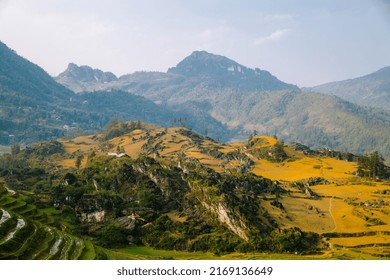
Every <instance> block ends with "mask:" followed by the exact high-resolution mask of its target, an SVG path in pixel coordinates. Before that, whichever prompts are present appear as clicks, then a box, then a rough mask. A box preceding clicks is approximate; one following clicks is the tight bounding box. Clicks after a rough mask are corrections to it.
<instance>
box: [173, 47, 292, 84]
mask: <svg viewBox="0 0 390 280" xmlns="http://www.w3.org/2000/svg"><path fill="white" fill-rule="evenodd" d="M168 73H173V74H179V75H183V76H186V77H190V78H202V80H204V81H207V82H208V83H209V84H212V85H214V86H218V87H231V88H239V89H244V90H246V91H264V90H283V89H298V88H297V87H296V86H294V85H290V84H286V83H284V82H282V81H280V80H278V79H277V78H276V77H275V76H273V75H272V74H271V73H269V72H268V71H264V70H260V69H258V68H256V69H251V68H248V67H246V66H244V65H241V64H239V63H237V62H236V61H234V60H231V59H229V58H227V57H225V56H222V55H216V54H212V53H209V52H207V51H194V52H192V54H191V55H189V56H187V57H186V58H184V59H183V60H182V61H181V62H179V63H178V64H177V66H176V67H173V68H170V69H168Z"/></svg>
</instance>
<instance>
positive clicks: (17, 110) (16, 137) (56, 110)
mask: <svg viewBox="0 0 390 280" xmlns="http://www.w3.org/2000/svg"><path fill="white" fill-rule="evenodd" d="M0 59H1V64H0V98H1V100H2V101H1V107H0V131H1V132H0V143H2V144H9V143H17V142H20V141H25V140H27V139H29V140H31V141H37V140H40V139H48V138H49V137H52V136H55V137H57V136H58V135H59V134H60V133H61V131H62V130H63V129H62V126H63V125H65V124H69V125H70V124H72V123H73V122H81V123H88V118H87V117H86V116H85V115H84V114H82V113H81V112H80V111H79V110H77V108H74V106H75V104H73V98H74V97H75V94H74V93H73V92H71V91H70V90H68V89H67V88H65V87H64V86H62V85H60V84H58V83H56V82H55V81H54V80H53V78H52V77H50V76H49V75H48V74H47V73H46V72H45V71H44V70H43V69H42V68H40V67H39V66H37V65H35V64H33V63H31V62H29V61H28V60H26V59H24V58H22V57H20V56H19V55H18V54H17V53H16V52H15V51H13V50H11V49H9V48H8V47H7V46H6V45H5V44H3V43H1V42H0Z"/></svg>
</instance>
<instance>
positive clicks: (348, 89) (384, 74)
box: [309, 66, 390, 110]
mask: <svg viewBox="0 0 390 280" xmlns="http://www.w3.org/2000/svg"><path fill="white" fill-rule="evenodd" d="M309 90H310V91H316V92H321V93H325V94H330V95H335V96H339V97H341V98H343V99H345V100H348V101H350V102H353V103H356V104H359V105H363V106H371V107H377V108H382V109H386V110H388V109H389V108H390V66H389V67H385V68H382V69H380V70H378V71H376V72H375V73H372V74H369V75H366V76H363V77H359V78H355V79H349V80H345V81H339V82H332V83H326V84H323V85H319V86H315V87H312V88H310V89H309Z"/></svg>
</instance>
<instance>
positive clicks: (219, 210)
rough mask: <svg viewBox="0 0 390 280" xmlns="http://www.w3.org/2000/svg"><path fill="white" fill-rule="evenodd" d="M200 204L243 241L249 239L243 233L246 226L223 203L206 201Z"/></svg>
mask: <svg viewBox="0 0 390 280" xmlns="http://www.w3.org/2000/svg"><path fill="white" fill-rule="evenodd" d="M202 205H203V206H204V207H205V208H206V209H207V210H209V211H211V212H212V213H214V214H216V215H217V217H218V220H219V221H220V222H221V223H223V224H225V225H226V226H227V227H228V228H229V229H230V230H231V231H232V232H234V233H235V234H236V235H238V236H239V237H240V238H242V239H244V240H245V241H248V240H249V238H248V235H247V234H246V233H245V229H246V228H247V226H246V225H245V223H244V222H243V221H242V220H240V219H239V218H238V217H235V216H236V215H235V214H234V213H233V212H232V211H231V210H229V209H228V208H227V207H226V206H225V205H223V204H222V203H218V204H216V205H209V204H207V203H206V202H202Z"/></svg>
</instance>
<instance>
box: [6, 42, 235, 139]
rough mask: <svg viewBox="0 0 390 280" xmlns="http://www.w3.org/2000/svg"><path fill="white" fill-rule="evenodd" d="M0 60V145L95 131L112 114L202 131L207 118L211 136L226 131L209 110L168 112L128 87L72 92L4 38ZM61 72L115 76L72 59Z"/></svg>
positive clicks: (98, 78) (90, 77)
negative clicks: (75, 62) (23, 56)
mask: <svg viewBox="0 0 390 280" xmlns="http://www.w3.org/2000/svg"><path fill="white" fill-rule="evenodd" d="M0 60H1V64H0V99H1V104H0V144H2V145H11V144H16V143H25V144H31V143H33V142H36V141H41V140H48V139H52V138H58V137H61V136H64V135H68V136H69V135H73V134H75V133H76V134H77V133H92V132H97V131H98V130H100V129H101V128H102V127H104V126H105V125H106V124H107V123H108V122H109V121H110V120H111V119H112V118H113V117H116V118H118V119H120V120H142V121H147V122H152V123H155V124H158V125H162V126H169V125H172V123H173V122H174V121H176V123H178V122H179V121H180V122H181V124H182V125H185V124H186V125H190V126H191V127H192V128H194V129H196V130H197V131H204V125H203V124H204V123H208V126H209V128H210V130H212V132H211V133H210V135H212V136H216V137H217V138H218V135H229V132H228V131H227V129H226V128H225V126H224V125H223V124H221V123H219V122H218V121H216V120H215V119H213V118H212V117H210V116H208V115H204V114H195V113H193V112H192V111H191V112H187V111H185V110H175V111H173V110H170V109H168V108H166V107H164V106H159V105H156V104H155V103H153V102H152V101H150V100H148V99H145V98H144V97H142V96H136V95H133V94H130V93H127V92H123V91H119V90H111V89H108V90H107V91H96V92H94V93H93V94H91V93H84V94H75V93H74V92H72V91H70V90H69V89H67V88H66V87H64V86H62V85H61V84H59V83H57V82H56V81H55V80H54V79H53V78H52V77H50V76H49V75H48V74H47V73H46V72H45V71H44V70H43V69H42V68H40V67H39V66H37V65H35V64H33V63H31V62H29V61H28V60H26V59H24V58H22V57H21V56H19V55H18V54H17V53H16V52H15V51H13V50H11V49H9V48H8V47H7V46H6V45H5V44H3V43H0ZM72 75H73V76H72ZM64 76H66V77H68V78H69V79H70V78H71V77H77V78H78V79H81V80H82V81H83V82H86V81H89V82H91V81H94V82H95V83H103V84H104V83H106V82H108V81H112V80H115V79H116V78H115V76H114V75H113V74H111V73H103V72H102V71H99V70H93V69H91V68H89V67H86V66H82V67H78V66H76V65H75V64H70V65H69V67H68V69H67V74H66V75H64ZM64 76H63V77H64ZM75 80H76V79H73V80H72V81H75ZM62 81H65V79H63V80H62ZM68 81H69V80H68Z"/></svg>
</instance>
